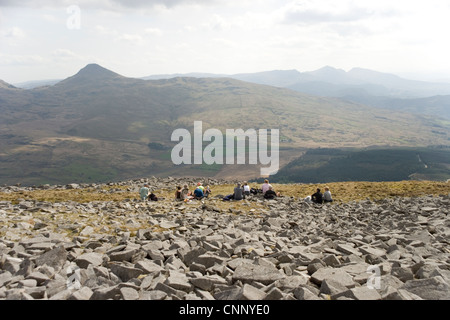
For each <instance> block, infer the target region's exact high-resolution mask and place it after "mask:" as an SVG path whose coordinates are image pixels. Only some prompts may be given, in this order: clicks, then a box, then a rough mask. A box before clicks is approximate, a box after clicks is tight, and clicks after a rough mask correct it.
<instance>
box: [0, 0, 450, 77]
mask: <svg viewBox="0 0 450 320" xmlns="http://www.w3.org/2000/svg"><path fill="white" fill-rule="evenodd" d="M449 17H450V1H444V0H426V1H422V0H358V1H356V0H354V1H352V0H286V1H283V0H279V1H276V0H264V1H262V0H168V1H163V0H146V1H144V0H128V1H126V0H89V1H87V0H79V1H75V0H62V1H51V0H22V1H21V0H0V79H1V80H4V81H6V82H8V83H12V84H14V83H20V82H25V81H30V80H43V79H64V78H67V77H69V76H72V75H74V74H75V73H77V72H78V71H79V70H80V69H81V68H83V67H84V66H86V65H87V64H89V63H98V64H100V65H101V66H103V67H105V68H107V69H110V70H112V71H114V72H117V73H119V74H121V75H123V76H126V77H145V76H149V75H155V74H173V73H189V72H205V73H219V74H236V73H250V72H260V71H269V70H292V69H295V70H298V71H300V72H306V71H313V70H316V69H319V68H322V67H324V66H332V67H335V68H338V69H343V70H345V71H348V70H350V69H352V68H354V67H359V68H366V69H371V70H376V71H380V72H387V73H393V74H397V75H400V76H403V77H408V78H410V79H419V80H441V79H446V80H448V81H450V63H448V57H450V41H448V32H449V30H450V19H449Z"/></svg>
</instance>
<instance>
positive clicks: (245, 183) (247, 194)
mask: <svg viewBox="0 0 450 320" xmlns="http://www.w3.org/2000/svg"><path fill="white" fill-rule="evenodd" d="M244 194H245V195H246V196H249V195H250V186H249V185H248V183H247V181H245V182H244Z"/></svg>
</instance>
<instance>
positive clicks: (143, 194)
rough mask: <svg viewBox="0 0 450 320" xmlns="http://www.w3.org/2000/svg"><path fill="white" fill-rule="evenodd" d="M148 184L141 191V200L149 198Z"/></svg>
mask: <svg viewBox="0 0 450 320" xmlns="http://www.w3.org/2000/svg"><path fill="white" fill-rule="evenodd" d="M148 192H149V189H148V184H144V186H143V187H142V188H141V189H139V196H140V197H141V200H147V198H148Z"/></svg>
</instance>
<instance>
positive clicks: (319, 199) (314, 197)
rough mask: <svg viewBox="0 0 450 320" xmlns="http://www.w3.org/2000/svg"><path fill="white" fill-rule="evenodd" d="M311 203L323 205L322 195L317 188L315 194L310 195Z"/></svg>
mask: <svg viewBox="0 0 450 320" xmlns="http://www.w3.org/2000/svg"><path fill="white" fill-rule="evenodd" d="M311 201H312V202H314V203H318V204H322V203H323V194H322V192H320V189H319V188H317V191H316V193H314V194H313V195H311Z"/></svg>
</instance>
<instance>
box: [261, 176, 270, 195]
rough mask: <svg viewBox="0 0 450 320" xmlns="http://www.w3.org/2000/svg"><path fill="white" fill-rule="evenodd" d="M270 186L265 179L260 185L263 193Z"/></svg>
mask: <svg viewBox="0 0 450 320" xmlns="http://www.w3.org/2000/svg"><path fill="white" fill-rule="evenodd" d="M271 186H272V185H271V184H270V183H269V180H267V179H265V180H264V183H263V185H262V186H261V190H262V193H263V194H265V193H266V192H267V190H269V187H271Z"/></svg>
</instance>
